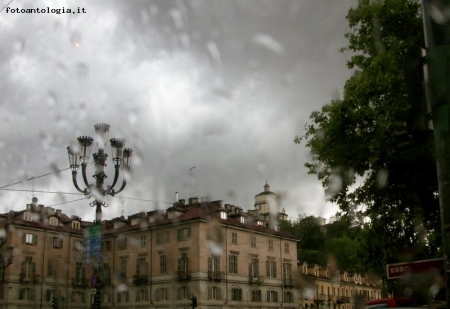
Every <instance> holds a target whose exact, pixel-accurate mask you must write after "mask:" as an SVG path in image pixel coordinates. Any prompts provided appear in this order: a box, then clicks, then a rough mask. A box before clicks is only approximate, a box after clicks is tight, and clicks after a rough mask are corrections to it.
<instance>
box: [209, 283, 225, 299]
mask: <svg viewBox="0 0 450 309" xmlns="http://www.w3.org/2000/svg"><path fill="white" fill-rule="evenodd" d="M208 299H213V300H222V291H221V290H220V288H218V287H217V286H213V287H210V288H209V289H208Z"/></svg>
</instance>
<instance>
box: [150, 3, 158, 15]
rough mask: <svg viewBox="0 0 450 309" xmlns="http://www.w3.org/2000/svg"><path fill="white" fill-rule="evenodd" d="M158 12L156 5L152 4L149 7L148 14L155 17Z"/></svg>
mask: <svg viewBox="0 0 450 309" xmlns="http://www.w3.org/2000/svg"><path fill="white" fill-rule="evenodd" d="M158 12H159V10H158V7H157V6H156V5H154V4H152V5H150V14H152V15H153V16H155V15H156V14H158Z"/></svg>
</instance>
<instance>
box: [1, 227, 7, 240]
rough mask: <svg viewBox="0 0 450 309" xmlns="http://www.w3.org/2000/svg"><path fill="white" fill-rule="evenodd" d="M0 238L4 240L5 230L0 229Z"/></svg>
mask: <svg viewBox="0 0 450 309" xmlns="http://www.w3.org/2000/svg"><path fill="white" fill-rule="evenodd" d="M0 238H6V230H5V229H4V228H1V229H0Z"/></svg>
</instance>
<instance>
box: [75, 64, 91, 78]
mask: <svg viewBox="0 0 450 309" xmlns="http://www.w3.org/2000/svg"><path fill="white" fill-rule="evenodd" d="M76 72H77V74H78V76H80V77H86V76H88V75H89V67H88V66H87V64H86V63H83V62H79V63H78V64H77V67H76Z"/></svg>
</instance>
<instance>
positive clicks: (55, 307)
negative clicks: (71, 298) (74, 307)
mask: <svg viewBox="0 0 450 309" xmlns="http://www.w3.org/2000/svg"><path fill="white" fill-rule="evenodd" d="M52 309H58V299H57V298H56V297H55V296H53V297H52Z"/></svg>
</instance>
